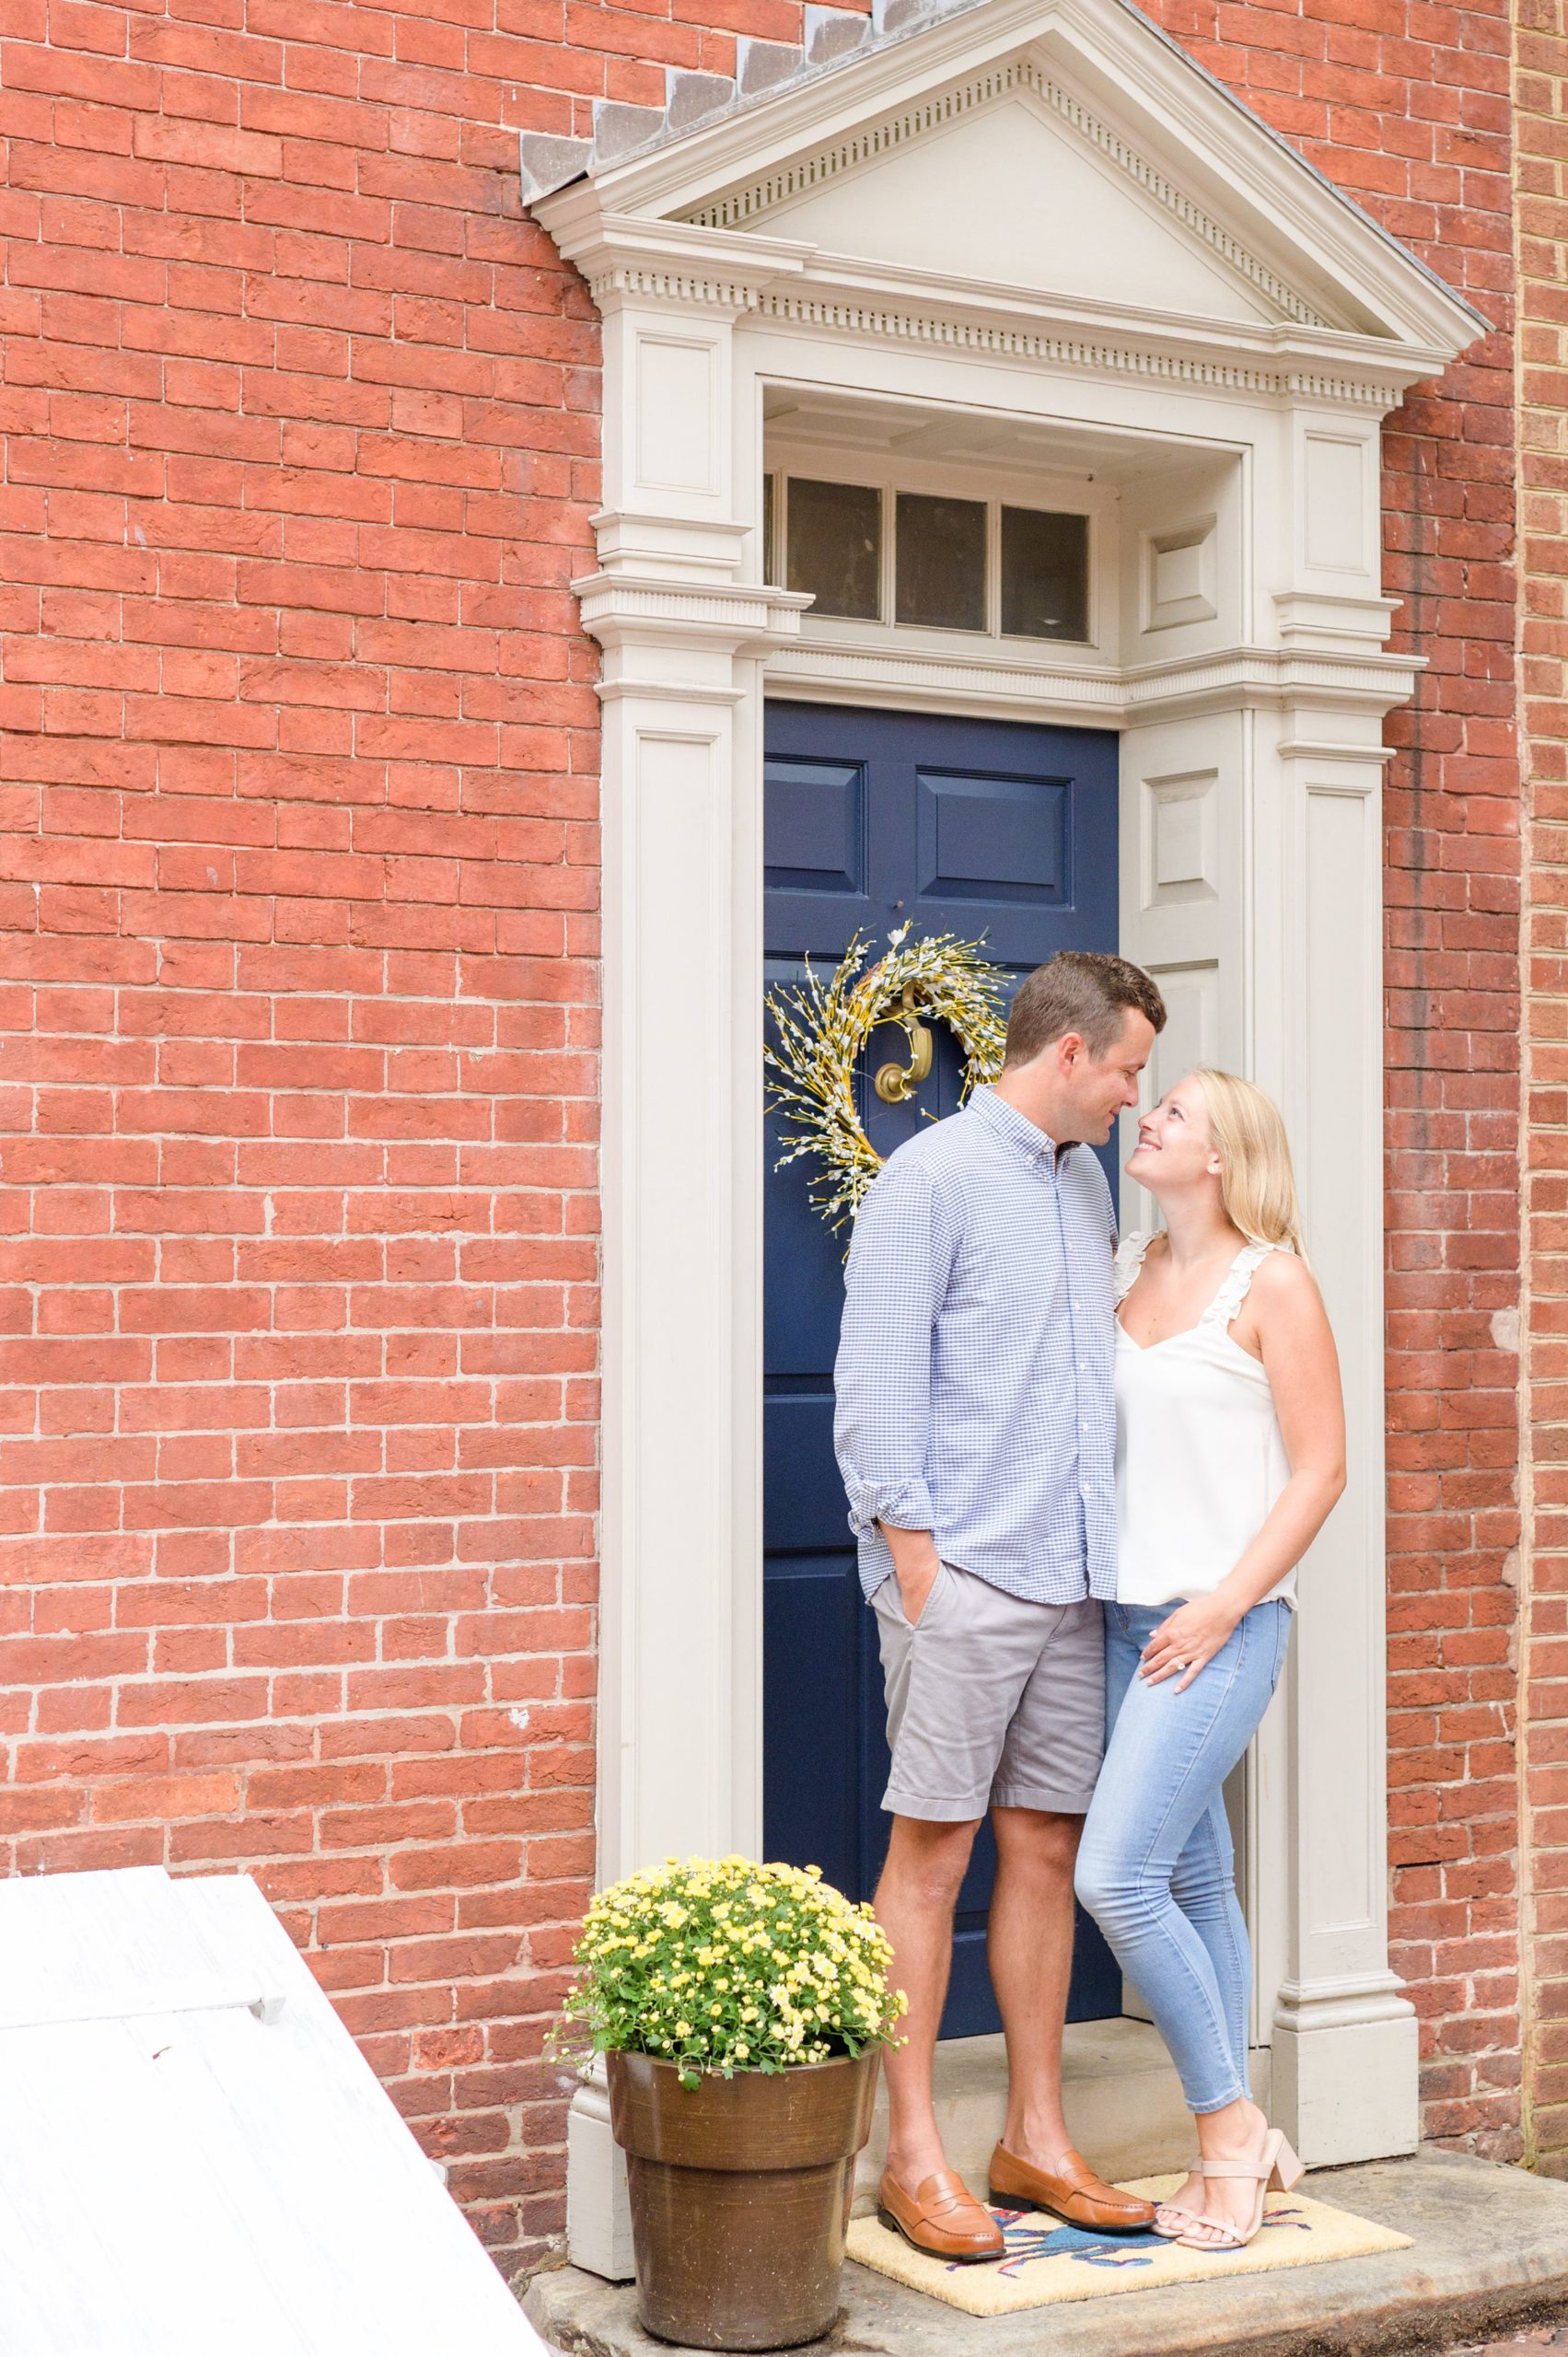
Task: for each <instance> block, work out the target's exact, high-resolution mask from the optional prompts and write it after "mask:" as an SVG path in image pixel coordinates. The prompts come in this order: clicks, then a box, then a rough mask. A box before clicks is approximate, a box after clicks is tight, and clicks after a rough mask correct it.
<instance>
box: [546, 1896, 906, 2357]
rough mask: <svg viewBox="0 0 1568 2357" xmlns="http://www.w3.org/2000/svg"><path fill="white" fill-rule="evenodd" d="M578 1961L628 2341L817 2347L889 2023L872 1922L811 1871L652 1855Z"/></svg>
mask: <svg viewBox="0 0 1568 2357" xmlns="http://www.w3.org/2000/svg"><path fill="white" fill-rule="evenodd" d="M575 1961H576V1967H577V1977H576V1980H575V1984H574V1986H573V1988H572V1991H571V1992H570V1994H569V1995H568V1998H567V2000H566V2004H565V2007H564V2011H563V2019H564V2020H565V2021H566V2022H569V2023H571V2022H575V2023H577V2024H579V2025H580V2026H581V2027H582V2028H583V2029H586V2031H587V2034H588V2037H589V2038H590V2039H591V2043H592V2049H593V2051H594V2052H596V2053H601V2054H603V2055H604V2056H605V2057H606V2068H607V2070H608V2073H609V2077H610V2119H611V2123H612V2125H613V2128H614V2131H615V2139H616V2142H617V2143H618V2144H620V2145H621V2149H622V2150H623V2151H624V2153H625V2154H626V2164H627V2177H628V2181H629V2186H630V2191H631V2199H632V2236H633V2249H634V2252H635V2257H636V2266H637V2302H638V2315H639V2317H640V2319H641V2321H642V2323H643V2325H644V2326H645V2328H646V2329H647V2330H648V2331H649V2332H653V2333H656V2334H657V2335H658V2336H659V2337H660V2339H661V2340H673V2341H677V2342H679V2343H680V2344H682V2345H683V2346H685V2347H687V2348H691V2349H733V2350H744V2349H789V2348H794V2347H796V2345H797V2344H798V2343H799V2342H801V2341H804V2340H816V2339H818V2338H819V2335H820V2334H822V2333H824V2332H826V2331H827V2330H828V2328H829V2327H830V2324H831V2323H832V2321H833V2317H834V2316H835V2315H836V2314H837V2311H838V2303H839V2273H840V2270H841V2269H842V2265H843V2255H844V2230H845V2228H846V2226H847V2224H848V2222H849V2209H850V2198H851V2192H852V2189H853V2185H854V2156H855V2154H857V2153H858V2152H859V2150H860V2148H861V2146H862V2145H863V2144H864V2143H865V2140H866V2137H867V2135H868V2134H869V2133H870V2129H871V2106H872V2099H873V2096H874V2095H875V2092H876V2084H877V2059H878V2051H879V2049H880V2048H882V2047H884V2046H888V2045H891V2044H892V2043H893V2042H894V2039H895V2036H896V2032H895V2024H896V2023H897V2021H898V2018H899V2016H900V2014H901V2013H902V2012H903V2010H904V2001H903V1998H902V1996H901V1995H900V1994H899V1993H898V1992H896V1991H890V1990H889V1987H888V1966H889V1961H890V1957H889V1948H888V1944H887V1942H886V1940H885V1939H884V1938H883V1936H882V1933H881V1930H880V1928H879V1926H878V1925H877V1921H876V1918H875V1917H874V1916H873V1914H872V1912H871V1910H870V1908H869V1907H864V1906H862V1907H856V1906H853V1905H852V1904H851V1903H850V1901H849V1900H848V1899H847V1898H843V1897H842V1896H841V1894H840V1893H839V1892H838V1891H836V1890H834V1889H833V1887H831V1885H830V1884H829V1883H825V1882H824V1881H823V1880H822V1878H821V1875H820V1872H819V1869H818V1868H817V1867H815V1866H810V1867H807V1868H805V1869H804V1870H803V1869H801V1868H799V1867H796V1866H777V1865H774V1866H759V1865H753V1864H751V1862H750V1861H749V1859H746V1858H722V1859H710V1858H688V1859H687V1860H686V1862H685V1864H679V1862H678V1861H677V1860H675V1859H674V1858H669V1859H667V1860H666V1861H665V1864H663V1865H662V1866H660V1867H657V1868H655V1869H650V1870H649V1871H647V1872H645V1873H643V1874H637V1875H629V1876H628V1877H627V1879H626V1880H625V1881H624V1882H618V1883H616V1884H614V1885H613V1886H612V1887H611V1888H610V1889H609V1890H606V1891H601V1892H600V1894H599V1895H598V1898H596V1899H595V1900H594V1902H593V1905H592V1906H591V1907H590V1908H589V1910H588V1913H587V1921H586V1922H585V1924H584V1927H583V1933H582V1937H581V1938H580V1940H579V1941H578V1943H577V1949H576V1958H575Z"/></svg>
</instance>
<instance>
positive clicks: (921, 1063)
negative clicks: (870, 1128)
mask: <svg viewBox="0 0 1568 2357" xmlns="http://www.w3.org/2000/svg"><path fill="white" fill-rule="evenodd" d="M919 1004H920V986H919V984H918V983H916V982H906V983H905V984H904V994H903V997H902V998H901V1000H900V1003H899V1010H898V1012H897V1013H895V1014H892V1015H889V1016H884V1017H883V1020H884V1022H888V1023H897V1024H898V1025H899V1026H900V1028H902V1029H903V1030H904V1031H905V1032H907V1034H908V1035H909V1043H910V1060H909V1062H908V1063H907V1064H899V1063H885V1064H883V1065H882V1066H881V1068H880V1069H879V1071H878V1072H877V1077H876V1079H875V1080H874V1082H873V1083H872V1086H873V1087H874V1088H875V1089H876V1091H877V1096H878V1097H880V1098H881V1099H882V1102H883V1104H884V1105H907V1104H908V1102H909V1100H910V1098H911V1097H912V1096H913V1095H914V1093H915V1090H916V1089H917V1088H918V1087H919V1086H920V1084H921V1082H922V1081H923V1080H927V1079H929V1077H930V1074H931V1033H930V1031H929V1030H928V1028H926V1026H925V1025H924V1024H923V1022H922V1021H921V1020H920V1016H919V1015H918V1013H917V1012H916V1010H917V1008H918V1007H919Z"/></svg>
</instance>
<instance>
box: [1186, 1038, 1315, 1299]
mask: <svg viewBox="0 0 1568 2357" xmlns="http://www.w3.org/2000/svg"><path fill="white" fill-rule="evenodd" d="M1192 1077H1193V1079H1194V1080H1195V1081H1196V1082H1197V1084H1198V1086H1199V1087H1200V1088H1201V1089H1202V1092H1203V1102H1204V1104H1205V1106H1206V1107H1207V1108H1208V1114H1209V1130H1210V1133H1211V1134H1212V1136H1213V1138H1214V1149H1215V1151H1216V1153H1217V1154H1218V1155H1219V1157H1220V1202H1222V1204H1223V1205H1224V1207H1225V1217H1226V1218H1227V1219H1228V1220H1229V1222H1230V1224H1231V1225H1232V1226H1233V1227H1236V1228H1239V1229H1240V1231H1241V1233H1242V1235H1243V1236H1245V1237H1249V1239H1250V1241H1251V1242H1252V1243H1254V1244H1288V1245H1289V1247H1290V1248H1291V1250H1292V1251H1293V1252H1294V1253H1295V1255H1296V1258H1297V1259H1298V1260H1303V1261H1305V1260H1306V1259H1307V1248H1306V1246H1305V1244H1304V1243H1303V1241H1302V1235H1301V1202H1300V1199H1299V1197H1298V1196H1297V1194H1296V1191H1295V1171H1294V1169H1293V1168H1292V1167H1291V1159H1290V1140H1289V1139H1288V1138H1287V1137H1286V1135H1285V1125H1284V1122H1283V1120H1282V1118H1281V1115H1280V1109H1279V1107H1278V1106H1277V1105H1276V1104H1275V1103H1274V1100H1273V1098H1272V1097H1266V1096H1265V1095H1264V1093H1263V1091H1262V1090H1261V1089H1260V1088H1256V1087H1254V1086H1253V1084H1252V1083H1251V1081H1249V1080H1238V1079H1237V1075H1236V1074H1235V1073H1233V1072H1216V1071H1214V1068H1213V1067H1212V1066H1211V1065H1207V1064H1200V1065H1199V1066H1198V1067H1197V1069H1196V1070H1195V1071H1194V1073H1193V1074H1192Z"/></svg>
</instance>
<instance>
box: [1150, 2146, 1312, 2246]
mask: <svg viewBox="0 0 1568 2357" xmlns="http://www.w3.org/2000/svg"><path fill="white" fill-rule="evenodd" d="M1201 2165H1202V2171H1203V2176H1204V2178H1205V2180H1207V2179H1208V2178H1209V2177H1250V2178H1251V2179H1252V2181H1253V2183H1254V2184H1255V2185H1256V2186H1257V2189H1258V2194H1257V2200H1256V2201H1255V2203H1254V2206H1253V2211H1252V2215H1251V2218H1250V2219H1249V2222H1248V2223H1247V2224H1246V2225H1245V2226H1244V2227H1243V2226H1232V2225H1228V2224H1226V2223H1225V2221H1224V2220H1223V2219H1219V2218H1209V2217H1204V2218H1202V2220H1200V2221H1199V2222H1198V2223H1200V2224H1202V2226H1204V2227H1205V2228H1206V2229H1207V2232H1206V2233H1204V2234H1203V2235H1178V2236H1177V2238H1176V2239H1177V2241H1178V2242H1179V2244H1180V2245H1181V2247H1182V2248H1183V2249H1184V2250H1245V2249H1246V2247H1247V2246H1248V2244H1249V2242H1251V2241H1252V2239H1253V2238H1254V2236H1255V2235H1257V2233H1258V2230H1259V2228H1260V2226H1261V2225H1262V2223H1263V2204H1264V2200H1265V2198H1266V2197H1267V2195H1269V2194H1270V2193H1288V2192H1289V2191H1290V2189H1291V2187H1292V2186H1293V2185H1299V2183H1300V2182H1301V2179H1302V2178H1303V2177H1305V2176H1306V2174H1307V2172H1306V2170H1305V2169H1304V2168H1303V2167H1302V2165H1301V2163H1300V2162H1299V2161H1298V2160H1297V2159H1296V2157H1295V2154H1294V2153H1293V2152H1292V2150H1291V2148H1290V2145H1289V2142H1287V2140H1286V2137H1285V2132H1284V2131H1283V2128H1271V2129H1270V2131H1269V2132H1268V2134H1267V2135H1266V2136H1265V2137H1264V2139H1263V2149H1262V2151H1261V2152H1260V2154H1259V2155H1258V2158H1257V2160H1256V2161H1204V2162H1202V2164H1201Z"/></svg>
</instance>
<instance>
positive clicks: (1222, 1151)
mask: <svg viewBox="0 0 1568 2357" xmlns="http://www.w3.org/2000/svg"><path fill="white" fill-rule="evenodd" d="M1127 1175H1128V1177H1129V1178H1131V1179H1136V1180H1137V1182H1138V1184H1139V1185H1140V1186H1142V1187H1144V1188H1146V1189H1147V1190H1148V1191H1149V1193H1150V1194H1151V1195H1153V1196H1154V1198H1155V1201H1156V1202H1157V1203H1158V1205H1159V1208H1160V1211H1161V1213H1163V1215H1164V1219H1165V1228H1164V1232H1163V1233H1162V1234H1160V1235H1157V1236H1154V1237H1144V1236H1135V1237H1128V1238H1127V1240H1126V1241H1125V1242H1124V1243H1123V1244H1122V1246H1121V1249H1120V1251H1119V1252H1118V1254H1117V1288H1116V1289H1117V1297H1118V1301H1119V1303H1120V1308H1119V1312H1118V1316H1119V1321H1120V1322H1119V1327H1118V1332H1117V1337H1116V1410H1117V1435H1116V1477H1117V1514H1118V1550H1119V1551H1118V1573H1117V1591H1116V1602H1115V1603H1114V1604H1111V1605H1108V1606H1107V1608H1106V1718H1107V1729H1108V1740H1107V1747H1106V1759H1105V1766H1104V1768H1103V1770H1102V1771H1101V1773H1100V1779H1099V1782H1098V1786H1097V1787H1096V1791H1095V1795H1094V1800H1093V1802H1092V1804H1091V1805H1090V1808H1089V1813H1088V1816H1087V1818H1086V1822H1085V1827H1084V1838H1083V1843H1082V1846H1081V1848H1080V1851H1079V1854H1078V1871H1077V1887H1078V1895H1079V1897H1080V1898H1081V1899H1082V1900H1083V1903H1084V1905H1085V1906H1086V1908H1087V1909H1088V1910H1089V1911H1090V1913H1091V1914H1093V1915H1094V1916H1095V1918H1096V1920H1097V1921H1098V1923H1099V1925H1100V1927H1101V1929H1102V1930H1103V1932H1104V1933H1105V1935H1106V1937H1107V1939H1108V1940H1109V1943H1110V1945H1111V1946H1112V1948H1113V1949H1114V1950H1115V1952H1116V1955H1117V1957H1118V1960H1119V1961H1120V1963H1121V1966H1122V1968H1123V1970H1124V1971H1125V1972H1126V1974H1127V1976H1128V1978H1129V1979H1130V1980H1132V1982H1133V1984H1134V1985H1135V1987H1136V1988H1137V1989H1138V1990H1139V1991H1141V1993H1142V1995H1143V1997H1144V2001H1145V2003H1147V2004H1148V2006H1149V2008H1150V2010H1151V2012H1152V2013H1153V2014H1154V2017H1155V2020H1156V2023H1157V2024H1158V2026H1159V2029H1160V2032H1161V2035H1162V2036H1163V2037H1164V2038H1165V2042H1166V2044H1167V2047H1168V2048H1169V2049H1170V2053H1171V2057H1172V2060H1173V2061H1175V2064H1176V2067H1177V2070H1178V2072H1179V2074H1180V2078H1181V2084H1182V2089H1183V2092H1184V2094H1185V2096H1186V2098H1187V2101H1188V2104H1189V2105H1190V2106H1191V2110H1192V2113H1193V2117H1194V2121H1195V2124H1196V2129H1197V2142H1198V2151H1199V2155H1200V2157H1199V2159H1198V2161H1197V2162H1195V2163H1194V2164H1193V2165H1192V2168H1191V2172H1190V2174H1189V2176H1188V2177H1187V2180H1186V2182H1185V2184H1184V2185H1182V2186H1181V2188H1180V2189H1179V2190H1178V2192H1177V2193H1176V2194H1175V2195H1174V2196H1173V2198H1172V2199H1171V2200H1169V2201H1168V2202H1166V2203H1163V2204H1162V2205H1161V2207H1160V2209H1159V2210H1158V2212H1156V2233H1159V2234H1163V2235H1166V2236H1167V2238H1169V2239H1171V2240H1173V2241H1177V2242H1180V2243H1183V2244H1185V2245H1186V2246H1187V2247H1189V2248H1192V2249H1198V2250H1234V2249H1238V2248H1239V2247H1241V2246H1242V2245H1243V2244H1245V2243H1248V2242H1250V2241H1251V2239H1252V2237H1253V2235H1255V2234H1256V2233H1257V2232H1258V2229H1259V2227H1260V2225H1261V2223H1262V2217H1263V2198H1264V2194H1265V2191H1266V2189H1267V2188H1268V2187H1269V2186H1270V2185H1271V2184H1273V2185H1276V2186H1280V2187H1282V2188H1288V2187H1289V2186H1291V2185H1293V2184H1294V2183H1295V2179H1296V2177H1299V2175H1300V2173H1301V2170H1300V2164H1299V2163H1298V2162H1297V2161H1296V2159H1295V2154H1293V2153H1292V2152H1291V2150H1290V2147H1289V2145H1288V2144H1287V2143H1286V2142H1285V2141H1284V2138H1283V2135H1281V2134H1280V2133H1279V2131H1274V2130H1271V2129H1270V2127H1269V2123H1268V2121H1267V2119H1265V2118H1264V2116H1263V2114H1262V2112H1261V2111H1260V2109H1259V2107H1258V2106H1257V2105H1256V2104H1255V2103H1254V2102H1253V2101H1252V2098H1251V2092H1250V2087H1249V2076H1248V2052H1247V2030H1248V2014H1249V1998H1250V1994H1251V1977H1252V1973H1251V1955H1250V1949H1249V1942H1248V1937H1247V1926H1246V1922H1245V1921H1244V1919H1243V1917H1242V1913H1241V1909H1240V1907H1239V1905H1238V1904H1237V1896H1236V1880H1235V1859H1234V1853H1233V1851H1232V1847H1231V1840H1230V1830H1229V1827H1228V1826H1227V1824H1226V1822H1225V1799H1224V1791H1223V1787H1224V1784H1225V1777H1226V1776H1227V1775H1228V1774H1229V1772H1230V1771H1231V1769H1232V1768H1233V1767H1234V1766H1235V1765H1236V1762H1237V1760H1238V1759H1240V1757H1241V1755H1242V1753H1243V1752H1244V1751H1245V1750H1246V1748H1247V1746H1248V1744H1249V1742H1250V1740H1251V1738H1252V1736H1253V1733H1254V1732H1255V1730H1256V1728H1257V1726H1258V1723H1259V1721H1260V1719H1261V1718H1262V1715H1263V1713H1264V1711H1265V1710H1266V1709H1267V1707H1268V1704H1269V1700H1270V1697H1271V1696H1272V1693H1273V1690H1274V1687H1275V1685H1276V1683H1277V1682H1278V1679H1279V1674H1280V1669H1281V1666H1282V1665H1283V1660H1284V1653H1285V1647H1286V1644H1287V1643H1288V1642H1289V1637H1290V1623H1291V1617H1292V1614H1293V1613H1294V1611H1295V1565H1296V1563H1297V1562H1299V1560H1300V1558H1301V1557H1302V1555H1303V1554H1305V1552H1306V1551H1307V1548H1308V1547H1309V1546H1310V1545H1311V1543H1312V1541H1313V1539H1314V1538H1316V1537H1317V1536H1318V1531H1319V1530H1320V1529H1321V1528H1322V1527H1323V1524H1324V1521H1325V1519H1326V1518H1327V1516H1328V1514H1329V1512H1330V1508H1331V1507H1332V1505H1333V1504H1334V1501H1335V1500H1336V1498H1338V1496H1339V1495H1340V1492H1341V1491H1342V1489H1343V1488H1344V1479H1345V1476H1344V1411H1343V1406H1342V1399H1341V1394H1340V1375H1339V1364H1338V1361H1337V1358H1336V1356H1335V1352H1334V1341H1333V1336H1332V1335H1331V1334H1330V1330H1329V1321H1328V1318H1327V1317H1326V1316H1325V1314H1324V1310H1323V1304H1322V1300H1321V1297H1320V1295H1319V1294H1318V1288H1317V1285H1316V1284H1315V1283H1314V1282H1313V1280H1312V1277H1311V1275H1310V1273H1309V1272H1308V1270H1307V1261H1306V1258H1305V1256H1304V1254H1303V1252H1302V1248H1301V1214H1300V1210H1299V1207H1298V1205H1297V1202H1296V1193H1295V1179H1294V1177H1293V1175H1292V1172H1291V1164H1290V1149H1289V1146H1288V1145H1287V1144H1286V1141H1285V1133H1284V1125H1283V1122H1282V1120H1281V1119H1280V1116H1279V1112H1278V1110H1277V1109H1276V1108H1275V1107H1274V1105H1273V1104H1272V1101H1271V1100H1270V1099H1269V1098H1268V1097H1265V1096H1264V1095H1263V1093H1262V1091H1261V1090H1260V1089H1257V1088H1254V1087H1253V1086H1251V1085H1250V1083H1249V1082H1248V1081H1245V1080H1237V1079H1235V1078H1233V1077H1232V1075H1231V1074H1228V1073H1221V1072H1212V1071H1206V1070H1204V1071H1198V1072H1194V1073H1191V1074H1189V1075H1188V1077H1187V1078H1186V1079H1185V1080H1183V1081H1181V1082H1180V1083H1179V1085H1178V1086H1176V1087H1175V1088H1172V1089H1170V1090H1168V1091H1167V1094H1166V1095H1165V1096H1164V1097H1162V1098H1161V1099H1160V1102H1159V1103H1158V1104H1157V1105H1156V1107H1155V1109H1154V1110H1153V1112H1152V1113H1149V1114H1146V1115H1145V1116H1144V1119H1143V1120H1141V1121H1140V1122H1139V1124H1138V1146H1137V1151H1136V1153H1135V1154H1133V1155H1132V1158H1131V1160H1130V1161H1129V1162H1128V1165H1127Z"/></svg>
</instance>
